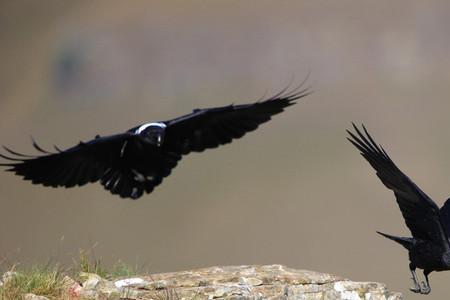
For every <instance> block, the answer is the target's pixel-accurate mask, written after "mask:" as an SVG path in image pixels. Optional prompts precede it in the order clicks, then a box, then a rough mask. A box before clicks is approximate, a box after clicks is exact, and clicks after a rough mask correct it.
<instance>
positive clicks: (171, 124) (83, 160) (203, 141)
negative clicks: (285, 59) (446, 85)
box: [0, 89, 309, 199]
mask: <svg viewBox="0 0 450 300" xmlns="http://www.w3.org/2000/svg"><path fill="white" fill-rule="evenodd" d="M308 94H309V91H308V89H303V90H299V89H295V90H294V91H292V92H290V93H284V91H283V92H282V93H279V94H277V95H275V96H273V97H271V98H269V99H266V100H264V101H260V102H256V103H252V104H244V105H228V106H224V107H216V108H208V109H195V110H194V111H193V112H192V113H191V114H188V115H184V116H181V117H178V118H175V119H172V120H169V121H162V122H151V123H144V124H140V125H138V126H136V127H133V128H131V129H129V130H128V131H126V132H124V133H120V134H116V135H111V136H104V137H100V136H97V137H96V138H95V139H93V140H90V141H88V142H80V143H79V144H78V145H76V146H74V147H72V148H69V149H67V150H64V151H62V150H60V149H59V148H56V147H55V148H56V150H57V152H55V153H50V152H48V151H46V150H43V149H42V148H41V147H39V146H38V145H37V144H36V143H35V142H34V141H33V146H34V147H35V148H36V149H37V150H39V151H40V152H42V153H43V155H40V156H28V155H23V154H21V153H18V152H15V151H13V150H11V149H9V148H6V147H4V149H5V150H6V151H8V152H9V153H10V154H12V155H13V157H11V156H9V155H3V154H0V157H3V158H4V159H7V160H9V161H10V162H8V163H3V164H0V166H7V167H10V168H9V169H8V171H12V172H15V173H16V174H17V175H20V176H22V177H23V178H24V179H25V180H31V181H32V183H34V184H42V185H44V186H52V187H60V186H63V187H73V186H75V185H79V186H81V185H84V184H87V183H89V182H96V181H100V183H101V184H102V185H103V186H104V187H105V188H106V189H107V190H109V191H110V192H111V193H113V194H117V195H119V196H120V197H122V198H132V199H137V198H139V197H141V196H142V195H143V194H144V193H150V192H152V191H153V189H154V188H155V187H156V186H157V185H159V184H160V183H161V182H162V180H163V179H164V177H167V176H168V175H169V174H170V173H171V171H172V169H173V168H174V167H175V166H176V165H177V163H178V161H179V160H180V159H181V158H182V156H183V155H186V154H188V153H190V152H202V151H204V150H206V149H211V148H216V147H218V146H220V145H224V144H227V143H230V142H231V141H232V140H233V139H238V138H240V137H242V136H243V135H245V134H246V133H247V132H250V131H253V130H255V129H256V128H258V126H259V125H260V124H262V123H265V122H267V121H269V120H270V119H271V117H272V116H273V115H275V114H278V113H280V112H282V111H283V110H284V109H285V108H286V107H288V106H290V105H293V104H295V101H296V100H298V99H300V98H303V97H305V96H306V95H308Z"/></svg>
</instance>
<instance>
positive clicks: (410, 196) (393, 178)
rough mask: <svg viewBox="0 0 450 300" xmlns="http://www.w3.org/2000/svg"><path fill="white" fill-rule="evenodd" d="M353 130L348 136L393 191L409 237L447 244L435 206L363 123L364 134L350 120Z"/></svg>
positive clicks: (447, 245) (447, 246)
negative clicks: (377, 142) (410, 234)
mask: <svg viewBox="0 0 450 300" xmlns="http://www.w3.org/2000/svg"><path fill="white" fill-rule="evenodd" d="M353 128H354V129H355V131H356V134H354V133H352V132H350V131H349V130H347V132H348V133H349V134H350V136H351V138H348V140H349V141H350V142H351V143H352V144H353V145H354V146H355V147H356V148H358V149H359V151H361V155H362V156H363V157H364V158H365V159H366V160H367V161H368V162H369V163H370V165H371V166H372V167H373V168H374V169H375V170H376V171H377V175H378V177H379V178H380V179H381V181H382V182H383V184H384V185H385V186H386V187H387V188H388V189H390V190H392V191H394V194H395V197H396V198H397V203H398V205H399V207H400V210H401V212H402V214H403V218H404V219H405V222H406V225H407V226H408V228H409V230H410V231H411V233H412V235H413V237H415V238H417V239H422V240H431V241H434V242H437V243H440V244H442V245H443V246H444V247H446V249H448V248H449V244H448V240H447V234H446V229H445V228H444V226H443V224H442V223H441V219H440V212H439V207H438V206H437V205H436V203H434V202H433V200H431V199H430V198H429V197H428V196H427V195H426V194H425V193H424V192H422V190H421V189H420V188H419V187H418V186H417V185H415V184H414V182H412V181H411V180H410V179H409V178H408V177H407V176H406V175H405V174H403V172H402V171H400V169H399V168H398V167H397V166H396V165H395V164H394V162H393V161H392V160H391V158H390V157H389V156H388V155H387V153H386V151H384V149H383V147H381V146H378V145H377V144H376V143H375V141H374V140H373V139H372V137H371V136H370V135H369V133H368V132H367V130H366V128H365V127H364V125H363V129H364V133H365V135H364V134H363V133H362V132H361V131H360V130H359V129H358V128H357V127H356V126H355V124H353Z"/></svg>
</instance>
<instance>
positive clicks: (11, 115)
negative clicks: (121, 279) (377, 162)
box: [0, 0, 450, 299]
mask: <svg viewBox="0 0 450 300" xmlns="http://www.w3.org/2000/svg"><path fill="white" fill-rule="evenodd" d="M449 28H450V4H449V2H447V1H419V0H417V1H361V0H354V1H353V0H352V1H350V0H344V1H231V0H223V1H181V0H180V1H170V2H166V1H59V0H58V1H56V0H55V1H48V0H46V1H12V0H11V1H2V2H0V57H1V64H0V99H1V100H0V142H1V144H4V145H7V146H9V147H11V148H12V149H15V150H18V151H21V152H26V153H33V149H32V146H31V143H30V138H29V136H30V135H33V136H34V137H35V138H36V139H37V141H38V142H39V143H40V144H42V146H44V147H47V148H50V147H51V146H52V145H53V144H56V145H58V146H60V147H69V146H72V145H74V144H75V143H77V142H78V141H79V140H88V139H91V138H93V137H94V136H95V135H96V134H101V135H105V134H112V133H116V132H120V131H124V130H126V129H128V128H130V127H132V126H135V125H137V124H139V123H143V122H148V121H158V120H166V119H170V118H173V117H176V116H178V115H181V114H185V113H188V112H190V111H191V110H192V109H193V108H196V107H210V106H217V105H226V104H230V103H247V102H251V101H254V100H256V99H257V98H259V97H261V96H263V95H270V94H273V93H276V92H278V91H280V89H282V88H283V87H285V86H286V84H288V82H289V81H291V79H292V77H293V76H295V79H294V82H301V81H302V80H303V79H304V78H305V76H306V75H307V73H308V71H310V70H311V77H310V79H309V83H310V84H312V85H313V87H314V90H315V93H314V94H312V95H311V96H308V97H307V98H305V99H304V100H302V101H301V103H299V104H298V105H295V106H293V107H291V108H290V109H289V110H288V111H286V112H285V113H284V114H282V115H279V116H276V117H275V118H274V119H273V121H271V123H269V124H265V125H263V126H262V127H261V128H260V129H259V130H258V131H256V132H253V133H251V134H249V135H247V136H246V137H245V138H243V139H241V140H239V141H236V142H234V143H233V144H231V145H227V146H225V147H222V148H220V149H216V150H210V151H207V152H205V153H202V154H192V155H189V156H187V157H185V158H184V159H183V160H182V162H181V163H180V165H179V166H178V167H177V168H176V169H175V170H174V172H173V174H172V175H171V176H170V177H168V178H167V179H166V180H165V181H164V183H163V184H162V185H161V186H159V187H158V188H157V189H156V190H155V192H154V193H152V194H150V195H147V196H144V197H142V198H141V199H140V200H139V201H125V200H121V199H120V198H118V197H114V196H112V195H111V194H109V193H108V192H105V191H104V190H103V188H102V187H101V186H100V185H99V184H92V185H88V186H85V187H83V188H73V189H70V190H66V189H51V188H43V187H41V186H33V185H31V184H30V183H29V182H24V181H22V180H21V179H20V178H19V177H16V176H13V175H12V174H9V173H4V172H3V173H0V176H1V177H0V191H1V193H0V203H1V209H0V220H1V223H0V241H1V242H0V255H1V257H4V258H7V260H8V261H19V262H21V263H24V264H29V263H30V264H31V263H35V262H45V261H47V260H48V259H49V258H53V259H54V260H56V261H61V262H68V263H70V262H71V261H72V259H73V257H76V256H77V255H78V251H79V249H90V248H92V247H94V249H95V254H96V256H97V257H100V258H102V259H103V261H104V262H105V263H112V262H114V261H117V260H118V259H121V260H123V261H125V262H127V263H130V264H135V263H138V264H142V265H145V266H146V268H147V269H148V270H150V271H152V272H163V271H175V270H182V269H188V268H196V267H203V266H212V265H239V264H272V263H281V264H287V265H289V266H291V267H295V268H305V269H311V270H317V271H324V272H331V273H335V274H339V275H342V276H345V277H349V278H352V279H356V280H361V281H364V280H373V281H382V282H386V283H387V284H388V286H389V288H391V289H393V290H397V291H402V292H404V293H406V298H407V299H419V296H416V295H413V294H412V293H410V292H409V291H408V287H409V286H410V284H411V282H410V279H409V277H410V274H409V271H408V259H407V255H406V251H405V250H404V249H402V248H401V247H400V246H399V245H396V244H394V243H393V242H391V241H388V240H386V239H384V238H382V237H379V236H378V235H377V234H376V233H375V230H381V231H384V232H387V233H392V234H399V235H409V232H408V230H407V228H406V226H405V225H404V222H403V220H402V218H401V214H400V211H399V209H398V207H397V204H396V203H395V200H394V196H393V194H392V193H391V192H390V191H388V190H387V189H386V188H385V187H384V186H383V185H382V184H381V182H380V181H379V180H378V178H377V177H376V176H375V173H374V171H373V170H372V169H371V167H370V166H369V165H368V163H366V162H365V161H364V160H363V158H362V157H360V156H359V154H358V151H357V150H356V149H354V148H353V146H351V145H350V143H348V142H347V141H346V139H345V137H346V133H345V129H346V128H349V127H350V124H351V121H355V122H357V123H361V122H364V123H365V124H366V125H367V127H368V129H369V131H370V132H371V133H372V134H373V136H374V137H375V139H376V140H377V141H378V142H379V143H381V144H383V145H384V146H385V148H386V150H387V151H388V152H389V154H390V155H391V157H392V158H393V159H394V161H395V162H396V163H397V165H398V166H399V167H400V168H401V169H402V170H403V171H404V172H405V173H406V174H408V175H409V176H410V177H411V178H412V179H413V180H415V181H416V183H417V184H418V185H419V186H420V187H421V188H422V189H423V190H424V191H425V192H427V193H428V194H429V196H431V197H432V198H434V199H436V201H437V202H438V204H439V205H441V204H442V203H443V202H444V200H445V199H446V198H447V196H448V195H449V194H450V159H449V157H450V154H449V153H450V142H449V141H450V135H449V131H448V128H450V118H449V112H450V101H449V95H450V85H449V82H450V51H449V50H450V34H449ZM448 281H450V272H447V273H432V275H431V286H432V289H433V291H432V294H431V297H428V298H429V299H443V298H444V297H446V296H447V295H448V293H447V290H448V284H447V282H448Z"/></svg>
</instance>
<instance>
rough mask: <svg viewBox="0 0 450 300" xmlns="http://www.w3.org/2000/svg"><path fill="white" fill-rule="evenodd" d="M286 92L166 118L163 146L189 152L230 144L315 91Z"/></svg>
mask: <svg viewBox="0 0 450 300" xmlns="http://www.w3.org/2000/svg"><path fill="white" fill-rule="evenodd" d="M284 92H285V91H283V92H281V93H279V94H277V95H275V96H273V97H271V98H269V99H267V100H264V101H261V102H256V103H252V104H243V105H229V106H223V107H216V108H207V109H196V110H194V111H193V112H192V113H191V114H188V115H185V116H182V117H179V118H176V119H173V120H170V121H165V122H164V123H165V124H166V125H167V128H166V135H165V140H164V144H163V147H165V149H167V150H169V151H175V152H177V153H180V154H188V153H189V152H201V151H204V150H205V149H210V148H216V147H218V146H220V145H224V144H228V143H230V142H231V141H232V140H233V139H238V138H240V137H242V136H243V135H245V134H246V133H247V132H250V131H253V130H255V129H256V128H258V126H259V125H261V124H262V123H265V122H267V121H269V120H270V119H271V117H272V116H273V115H276V114H279V113H281V112H282V111H283V110H284V109H285V108H286V107H288V106H291V105H293V104H295V101H296V100H298V99H300V98H303V97H305V96H307V95H309V94H310V93H311V91H310V90H309V89H308V88H306V89H302V90H298V89H295V90H293V91H292V92H290V93H284Z"/></svg>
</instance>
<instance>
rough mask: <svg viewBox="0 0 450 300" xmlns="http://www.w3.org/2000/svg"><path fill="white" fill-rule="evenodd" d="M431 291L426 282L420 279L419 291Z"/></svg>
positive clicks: (424, 292) (426, 292)
mask: <svg viewBox="0 0 450 300" xmlns="http://www.w3.org/2000/svg"><path fill="white" fill-rule="evenodd" d="M430 292H431V288H430V286H429V285H428V283H426V282H424V281H422V287H421V288H420V293H421V294H424V295H428V294H429V293H430Z"/></svg>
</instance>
